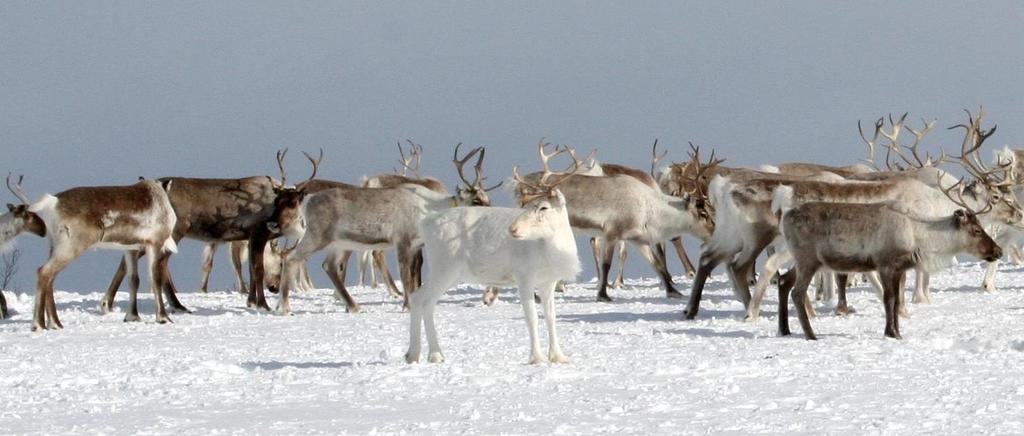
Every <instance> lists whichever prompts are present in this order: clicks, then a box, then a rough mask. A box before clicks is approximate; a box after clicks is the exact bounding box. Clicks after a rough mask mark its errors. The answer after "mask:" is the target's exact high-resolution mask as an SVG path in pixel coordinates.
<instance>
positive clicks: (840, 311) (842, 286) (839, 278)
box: [836, 273, 857, 316]
mask: <svg viewBox="0 0 1024 436" xmlns="http://www.w3.org/2000/svg"><path fill="white" fill-rule="evenodd" d="M849 278H850V276H849V275H848V274H840V273H836V285H837V286H836V287H837V291H838V292H839V302H838V303H836V314H837V315H840V316H847V315H849V314H851V313H857V311H856V310H853V308H852V307H850V305H849V304H848V303H847V301H846V285H847V284H848V283H849Z"/></svg>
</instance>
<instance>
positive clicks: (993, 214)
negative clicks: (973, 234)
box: [943, 109, 1024, 226]
mask: <svg viewBox="0 0 1024 436" xmlns="http://www.w3.org/2000/svg"><path fill="white" fill-rule="evenodd" d="M965 112H967V118H968V122H967V124H958V125H956V126H953V127H950V129H956V128H961V127H962V128H964V129H965V130H966V133H965V135H964V140H963V143H962V144H961V146H960V156H959V157H958V160H959V162H960V164H961V166H963V168H964V170H966V171H967V172H968V173H969V174H970V175H971V176H973V177H974V180H973V181H972V182H970V183H966V184H965V183H964V180H963V179H960V181H959V182H957V183H956V184H954V185H953V186H950V187H949V188H945V189H943V191H945V192H946V195H947V196H948V197H949V198H950V200H952V201H953V202H954V203H956V204H957V205H959V206H961V207H963V208H965V209H968V210H971V211H972V212H974V213H975V214H977V215H982V214H986V215H987V218H988V220H990V221H994V222H999V223H1003V224H1008V225H1013V226H1022V225H1024V223H1022V218H1024V213H1022V211H1021V204H1020V202H1019V201H1018V199H1017V196H1016V195H1015V193H1014V191H1013V188H1014V187H1015V186H1016V183H1015V181H1014V178H1013V177H1012V173H1011V171H1010V168H1009V163H1003V162H1000V164H1001V165H1000V166H997V167H996V168H992V169H990V168H988V167H987V166H985V164H984V163H982V161H981V158H980V157H979V156H978V151H979V150H980V149H981V146H982V144H983V143H984V142H985V140H986V139H988V137H989V136H992V134H993V133H995V131H996V127H995V126H993V127H992V128H991V129H989V130H984V129H982V128H981V122H982V119H983V117H984V115H985V112H984V109H983V110H982V111H980V112H979V113H978V116H977V117H975V116H974V115H972V114H971V112H970V111H965ZM954 190H955V192H956V194H957V195H956V197H955V198H954V197H953V196H952V195H951V192H954ZM965 193H966V194H967V197H966V198H965V197H964V194H965ZM972 204H973V207H972Z"/></svg>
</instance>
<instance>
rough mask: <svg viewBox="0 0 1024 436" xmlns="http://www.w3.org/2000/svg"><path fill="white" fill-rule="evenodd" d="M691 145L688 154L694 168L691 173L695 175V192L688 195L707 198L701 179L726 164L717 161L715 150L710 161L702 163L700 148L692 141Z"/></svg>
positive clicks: (693, 180) (709, 158) (692, 191)
mask: <svg viewBox="0 0 1024 436" xmlns="http://www.w3.org/2000/svg"><path fill="white" fill-rule="evenodd" d="M689 144H690V151H689V152H688V154H689V155H690V166H691V167H692V168H693V170H692V171H690V172H691V173H692V174H693V177H692V182H693V190H691V191H689V192H686V193H687V194H690V195H697V196H699V197H701V198H706V197H707V192H704V190H703V189H702V188H703V184H702V183H701V177H703V176H704V174H705V173H706V172H707V171H708V170H710V169H712V168H714V167H716V166H718V165H719V164H721V163H722V162H725V159H715V150H711V156H710V157H708V161H707V162H701V160H700V147H699V146H696V145H693V142H692V141H690V142H689Z"/></svg>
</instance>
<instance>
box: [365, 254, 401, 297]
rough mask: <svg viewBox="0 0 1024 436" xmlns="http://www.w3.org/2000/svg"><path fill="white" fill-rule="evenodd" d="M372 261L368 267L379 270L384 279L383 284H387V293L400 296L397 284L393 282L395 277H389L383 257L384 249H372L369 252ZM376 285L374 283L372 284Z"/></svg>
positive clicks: (389, 273)
mask: <svg viewBox="0 0 1024 436" xmlns="http://www.w3.org/2000/svg"><path fill="white" fill-rule="evenodd" d="M370 255H371V256H372V259H373V263H372V264H371V265H369V267H370V269H373V268H374V266H376V267H377V269H378V270H380V271H381V276H382V278H383V279H384V284H386V285H387V288H388V295H390V296H391V298H399V297H401V296H402V291H400V290H398V285H396V284H395V279H394V278H393V277H391V271H388V263H387V259H385V258H384V250H373V251H372V252H370ZM374 286H376V284H374Z"/></svg>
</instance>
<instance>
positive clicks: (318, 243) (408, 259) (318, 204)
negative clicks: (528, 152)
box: [277, 147, 487, 313]
mask: <svg viewBox="0 0 1024 436" xmlns="http://www.w3.org/2000/svg"><path fill="white" fill-rule="evenodd" d="M476 153H481V156H482V147H480V148H478V149H475V150H473V151H471V152H470V154H469V157H471V156H473V155H475V154H476ZM465 161H468V157H467V158H466V159H465ZM458 164H459V162H458V161H456V165H457V166H458ZM479 165H480V164H478V166H479ZM482 180H483V178H482V177H479V178H478V180H477V182H478V183H474V184H473V185H470V186H467V187H466V188H465V189H458V190H457V194H456V195H454V196H449V195H447V194H441V193H437V192H434V191H432V190H430V189H427V188H425V187H423V186H422V185H419V184H411V183H410V184H403V185H399V186H398V187H394V188H361V187H354V188H347V189H326V190H323V191H320V192H317V193H315V194H312V195H309V196H308V197H307V198H306V199H305V201H303V202H302V203H301V205H299V204H295V205H293V206H290V207H287V208H284V209H283V210H281V215H282V219H280V220H278V221H277V223H278V224H279V225H280V228H281V229H282V231H283V232H285V233H289V234H297V235H301V237H300V238H299V241H298V243H297V244H296V246H295V247H294V248H292V249H290V250H289V251H288V253H287V255H286V256H285V260H284V268H283V271H282V287H281V300H280V303H279V306H278V307H279V310H280V311H281V312H282V313H290V312H291V306H290V304H289V300H288V294H289V290H290V288H291V287H293V286H294V283H293V280H294V278H295V276H294V273H293V272H294V271H295V268H296V265H298V264H299V263H300V262H305V260H306V259H307V258H309V256H311V255H312V254H313V253H315V252H317V251H320V250H322V249H324V248H328V247H329V248H330V249H331V250H332V255H338V256H340V255H341V254H343V253H345V252H350V251H351V250H381V249H386V248H390V247H395V249H396V250H397V251H398V263H399V271H400V272H401V276H402V285H403V287H404V288H405V292H404V293H403V295H404V296H405V303H404V306H405V307H408V298H409V293H410V292H411V291H412V290H413V289H415V288H416V285H417V283H418V280H419V279H418V277H417V274H415V273H414V268H413V266H414V264H415V262H416V257H417V251H418V250H419V247H420V245H421V242H420V235H419V233H418V231H417V228H416V223H417V222H418V221H419V219H420V218H422V217H423V216H425V215H426V214H427V213H428V212H431V211H437V210H442V209H446V208H449V207H454V206H458V205H470V204H482V203H483V202H484V201H487V200H484V199H483V198H481V197H482V196H483V195H485V192H486V190H485V189H482V188H480V186H482V185H479V183H480V182H482ZM478 188H480V189H478ZM329 256H331V255H329ZM334 279H335V280H334V285H335V296H337V297H338V298H339V299H342V300H344V301H345V303H346V307H347V310H348V311H349V312H358V311H359V310H360V307H359V304H358V303H356V301H355V300H354V299H353V298H352V296H351V295H350V294H349V293H348V290H347V289H346V288H345V283H344V280H341V279H340V278H339V277H334Z"/></svg>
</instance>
